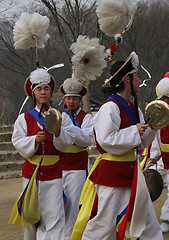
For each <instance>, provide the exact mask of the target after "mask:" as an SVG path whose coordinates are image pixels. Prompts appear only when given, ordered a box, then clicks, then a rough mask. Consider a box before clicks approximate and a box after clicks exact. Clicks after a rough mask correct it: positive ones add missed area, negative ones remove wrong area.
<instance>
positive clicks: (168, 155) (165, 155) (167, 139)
mask: <svg viewBox="0 0 169 240" xmlns="http://www.w3.org/2000/svg"><path fill="white" fill-rule="evenodd" d="M160 136H161V143H163V144H169V125H167V126H166V127H165V128H162V129H161V130H160ZM161 156H162V160H163V163H164V168H165V169H169V152H163V151H161Z"/></svg>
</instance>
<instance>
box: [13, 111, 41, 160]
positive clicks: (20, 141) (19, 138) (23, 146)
mask: <svg viewBox="0 0 169 240" xmlns="http://www.w3.org/2000/svg"><path fill="white" fill-rule="evenodd" d="M35 137H36V135H34V136H27V123H26V120H25V115H24V114H21V115H19V117H18V118H17V120H16V121H15V124H14V131H13V134H12V143H13V145H14V147H15V149H16V150H17V151H18V152H19V153H20V154H21V156H22V157H24V158H25V159H27V158H29V157H31V156H33V155H34V153H35V152H36V150H37V149H36V146H35Z"/></svg>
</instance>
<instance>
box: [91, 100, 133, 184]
mask: <svg viewBox="0 0 169 240" xmlns="http://www.w3.org/2000/svg"><path fill="white" fill-rule="evenodd" d="M109 101H113V102H115V103H116V104H117V105H118V107H119V109H120V117H121V124H120V129H123V128H127V127H130V126H131V125H132V122H131V120H130V119H129V117H128V116H127V114H126V113H125V111H124V110H123V109H122V107H121V106H120V104H119V103H118V102H116V101H114V100H109ZM105 103H106V102H105ZM130 106H131V108H132V109H133V111H135V109H134V104H132V103H131V105H130ZM96 145H97V148H98V150H99V152H100V153H101V154H102V153H105V151H104V150H103V149H102V148H101V146H100V145H99V144H98V142H97V139H96ZM134 166H135V161H134V162H130V161H129V162H118V161H108V160H104V159H102V160H101V161H100V163H99V164H98V166H97V167H96V169H95V170H94V171H93V173H92V174H91V176H90V180H91V181H92V182H94V183H95V184H99V185H104V186H109V187H131V185H132V180H133V175H134Z"/></svg>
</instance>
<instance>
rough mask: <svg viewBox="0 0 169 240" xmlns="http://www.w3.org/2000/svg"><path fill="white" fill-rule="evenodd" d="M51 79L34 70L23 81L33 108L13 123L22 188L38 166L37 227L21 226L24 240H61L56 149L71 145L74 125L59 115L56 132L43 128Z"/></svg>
mask: <svg viewBox="0 0 169 240" xmlns="http://www.w3.org/2000/svg"><path fill="white" fill-rule="evenodd" d="M54 86H55V83H54V79H53V77H52V76H51V75H50V74H49V73H48V72H47V71H46V70H44V69H41V68H38V69H36V70H35V71H33V72H32V73H31V74H30V76H29V77H28V78H27V80H26V83H25V90H26V93H27V95H28V96H29V97H31V98H33V99H34V102H35V105H36V106H35V108H34V109H33V110H31V111H30V112H26V113H23V114H20V115H19V116H18V118H17V120H16V122H15V124H14V131H13V135H12V143H13V145H14V147H15V148H16V150H17V151H18V152H19V153H20V154H21V155H22V156H23V157H24V158H25V159H27V160H26V161H25V162H24V165H23V169H22V176H23V189H25V186H26V185H27V183H28V182H29V180H30V179H31V176H32V174H33V172H34V170H35V168H36V166H37V164H38V162H39V161H40V160H41V158H42V156H43V160H42V164H41V166H40V169H39V173H38V208H39V210H40V214H41V221H40V225H39V226H36V227H35V225H30V226H31V227H30V228H31V232H28V230H27V229H26V227H24V240H35V239H37V240H43V239H49V240H50V239H51V240H52V239H55V240H64V226H65V215H64V205H63V187H62V169H61V164H60V161H59V153H60V150H63V149H65V148H66V147H67V146H69V145H72V144H73V143H74V141H76V140H77V138H76V139H75V133H74V130H73V129H74V126H73V124H72V122H71V120H70V118H69V117H68V116H67V114H66V113H63V114H62V124H61V129H60V131H58V132H56V133H55V134H53V135H51V134H49V132H47V130H46V129H44V113H43V112H44V111H45V108H44V107H43V106H44V104H45V105H46V106H47V107H48V108H50V107H51V106H50V100H51V96H52V93H53V90H54Z"/></svg>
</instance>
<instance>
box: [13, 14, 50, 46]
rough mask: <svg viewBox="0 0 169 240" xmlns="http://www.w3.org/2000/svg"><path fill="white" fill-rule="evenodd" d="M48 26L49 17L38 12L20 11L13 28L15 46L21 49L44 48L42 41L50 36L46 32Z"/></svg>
mask: <svg viewBox="0 0 169 240" xmlns="http://www.w3.org/2000/svg"><path fill="white" fill-rule="evenodd" d="M48 27H49V18H48V17H47V16H42V15H40V14H39V13H33V14H29V13H27V12H24V13H22V14H21V16H20V18H19V20H18V21H17V22H16V23H15V26H14V29H13V34H14V36H13V39H14V46H15V48H16V49H23V50H26V49H28V48H31V47H36V48H44V47H45V45H44V43H45V42H46V41H47V40H48V39H49V37H50V35H49V34H46V31H47V29H48Z"/></svg>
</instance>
